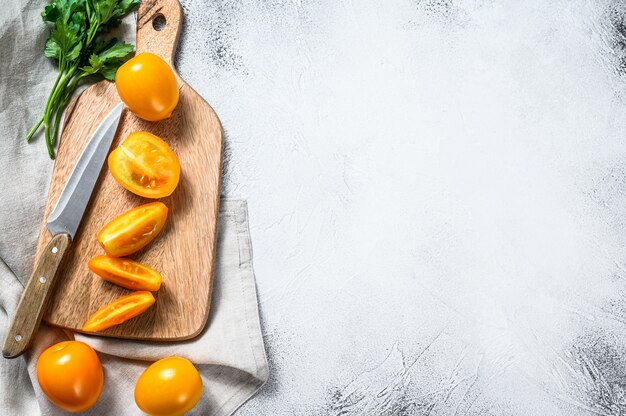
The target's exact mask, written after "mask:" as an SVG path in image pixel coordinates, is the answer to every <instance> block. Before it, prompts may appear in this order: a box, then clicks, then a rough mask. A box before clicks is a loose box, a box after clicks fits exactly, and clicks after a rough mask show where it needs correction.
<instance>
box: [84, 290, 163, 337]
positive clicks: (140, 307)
mask: <svg viewBox="0 0 626 416" xmlns="http://www.w3.org/2000/svg"><path fill="white" fill-rule="evenodd" d="M154 301H155V299H154V296H152V293H151V292H148V291H140V292H134V293H131V294H130V295H127V296H123V297H121V298H119V299H116V300H114V301H113V302H111V303H109V304H108V305H105V306H103V307H102V308H100V309H98V310H97V311H96V312H95V313H94V314H93V315H91V316H90V317H89V319H87V322H85V325H83V331H87V332H96V331H103V330H105V329H107V328H110V327H112V326H115V325H119V324H121V323H122V322H126V321H128V320H129V319H132V318H134V317H135V316H137V315H140V314H142V313H144V312H145V311H146V310H147V309H148V308H149V307H150V306H152V304H154Z"/></svg>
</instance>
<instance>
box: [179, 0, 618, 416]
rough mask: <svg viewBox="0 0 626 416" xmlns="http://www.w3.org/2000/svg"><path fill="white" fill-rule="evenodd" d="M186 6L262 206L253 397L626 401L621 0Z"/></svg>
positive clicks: (257, 205)
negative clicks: (258, 354)
mask: <svg viewBox="0 0 626 416" xmlns="http://www.w3.org/2000/svg"><path fill="white" fill-rule="evenodd" d="M183 7H184V10H185V16H186V21H185V32H184V35H183V38H182V43H181V50H180V53H179V55H178V68H179V71H180V72H181V74H182V76H183V77H184V78H185V79H186V80H187V81H188V82H189V83H190V84H191V85H192V86H194V87H195V88H196V89H197V90H198V91H199V92H200V93H201V94H202V95H204V96H205V97H206V98H207V100H208V101H209V102H210V103H211V104H212V105H213V106H214V107H215V109H216V111H217V113H218V114H219V115H220V117H221V119H222V122H223V124H224V128H225V131H226V139H227V152H226V156H227V157H226V166H225V177H224V194H225V195H226V196H230V197H244V198H247V199H248V203H249V208H250V221H251V232H252V238H253V243H254V251H255V252H254V262H255V271H256V276H257V285H258V291H259V298H260V302H261V304H260V308H261V314H262V319H263V326H264V330H265V334H266V337H265V340H266V345H267V349H268V354H269V357H270V363H271V378H270V381H269V382H268V384H267V385H266V386H265V387H264V388H263V389H262V391H261V392H260V394H259V395H258V396H256V397H255V398H253V399H252V400H251V401H250V402H248V403H247V404H246V405H245V406H244V407H243V408H242V409H241V411H240V414H242V415H260V414H267V415H269V414H275V415H287V414H299V415H309V414H345V415H353V414H354V415H356V414H362V415H374V414H381V415H396V414H431V415H487V414H494V415H502V414H507V415H520V416H521V415H561V414H562V415H587V414H589V415H591V414H596V415H623V414H626V361H625V359H624V356H625V353H626V347H625V342H626V325H625V323H626V308H625V307H624V304H625V303H624V302H626V165H625V163H626V143H625V142H624V133H625V132H626V101H625V97H624V91H625V87H626V83H625V79H624V70H623V68H624V66H625V62H626V61H625V60H624V50H623V48H624V42H625V39H624V36H623V35H624V26H623V19H624V17H623V16H624V14H625V13H626V6H624V4H623V3H622V2H612V1H608V0H597V1H582V0H578V1H545V0H529V1H523V2H520V1H517V2H513V1H508V2H507V1H493V0H492V1H489V0H484V1H479V0H420V1H408V0H390V1H385V2H377V1H372V0H362V1H358V2H357V1H334V0H317V1H304V0H302V1H265V2H258V1H252V0H244V1H238V2H231V1H221V0H217V1H212V2H209V3H207V2H204V1H199V0H196V1H193V0H187V1H183Z"/></svg>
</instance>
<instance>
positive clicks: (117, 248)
mask: <svg viewBox="0 0 626 416" xmlns="http://www.w3.org/2000/svg"><path fill="white" fill-rule="evenodd" d="M166 219H167V207H166V206H165V204H164V203H162V202H151V203H149V204H145V205H140V206H138V207H136V208H133V209H131V210H130V211H128V212H126V213H124V214H122V215H120V216H119V217H117V218H115V219H114V220H112V221H111V222H109V223H108V224H107V225H105V226H104V227H103V228H102V230H100V232H99V233H98V242H99V243H100V245H101V246H102V248H104V251H105V252H106V253H107V254H108V255H109V256H112V257H122V256H128V255H129V254H132V253H134V252H136V251H139V250H141V249H142V248H144V247H145V246H147V245H148V243H150V242H151V241H152V240H154V239H155V238H156V237H157V236H158V235H159V233H160V232H161V230H162V229H163V227H164V226H165V220H166Z"/></svg>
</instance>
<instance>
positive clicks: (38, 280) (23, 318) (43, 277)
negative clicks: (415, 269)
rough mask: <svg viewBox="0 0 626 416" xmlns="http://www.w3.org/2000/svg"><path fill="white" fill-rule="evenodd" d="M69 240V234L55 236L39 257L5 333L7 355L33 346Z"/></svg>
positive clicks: (3, 347)
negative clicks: (32, 342)
mask: <svg viewBox="0 0 626 416" xmlns="http://www.w3.org/2000/svg"><path fill="white" fill-rule="evenodd" d="M70 241H71V239H70V236H69V234H57V235H55V236H54V237H52V240H50V242H49V243H48V245H47V246H46V249H45V250H44V251H43V253H42V254H41V256H40V257H39V260H37V263H36V264H35V268H34V269H33V274H31V275H30V279H28V283H27V284H26V287H25V288H24V292H22V297H21V298H20V302H19V303H18V304H17V309H16V310H15V315H13V320H12V321H11V325H10V326H9V330H8V331H7V333H6V335H5V338H4V345H3V346H2V356H3V357H4V358H15V357H18V356H19V355H21V354H22V353H23V352H24V351H26V349H27V348H28V347H29V346H30V343H31V341H32V339H33V338H34V335H35V332H37V328H39V324H40V323H41V318H42V316H43V313H44V310H45V307H46V303H47V302H48V299H50V294H51V293H52V288H53V285H54V283H55V281H56V276H57V271H58V270H59V266H60V265H61V262H62V261H63V257H64V256H65V253H66V252H67V248H68V247H69V245H70Z"/></svg>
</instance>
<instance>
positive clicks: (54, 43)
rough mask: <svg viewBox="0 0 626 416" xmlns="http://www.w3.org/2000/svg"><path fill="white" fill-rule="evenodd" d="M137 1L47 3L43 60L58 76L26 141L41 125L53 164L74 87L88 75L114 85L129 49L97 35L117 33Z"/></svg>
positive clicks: (101, 0)
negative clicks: (47, 26) (114, 30)
mask: <svg viewBox="0 0 626 416" xmlns="http://www.w3.org/2000/svg"><path fill="white" fill-rule="evenodd" d="M138 4H139V0H53V1H52V2H51V3H50V4H49V5H48V6H46V7H45V9H44V11H43V12H42V13H41V17H42V18H43V20H44V22H47V23H50V24H51V29H50V37H49V38H48V40H47V42H46V48H45V51H44V53H45V55H46V56H47V57H48V58H50V59H52V60H53V61H55V62H56V64H57V65H58V67H59V73H58V76H57V78H56V81H55V82H54V85H53V87H52V91H51V92H50V95H49V97H48V101H47V102H46V107H45V110H44V113H43V116H42V117H41V118H40V119H39V121H37V123H36V124H35V125H34V126H33V128H32V129H31V130H30V132H29V133H28V135H27V136H26V141H30V139H31V138H32V137H33V136H34V134H35V133H36V132H37V130H39V127H40V126H41V125H42V124H43V126H44V131H45V140H46V147H47V148H48V154H49V155H50V158H52V159H54V157H55V154H54V144H55V142H56V136H57V132H58V128H59V124H60V121H61V116H62V114H63V109H64V108H65V107H66V105H67V103H68V101H69V100H70V98H71V97H72V94H73V93H74V91H76V88H77V87H78V85H79V83H80V81H81V80H82V79H83V78H85V77H87V76H90V75H96V76H100V77H103V78H105V79H107V80H109V81H114V80H115V73H116V72H117V69H118V68H119V67H120V65H122V64H123V63H124V62H125V61H127V60H128V59H129V58H130V57H131V55H132V53H133V50H134V47H133V45H131V44H128V43H124V42H121V41H119V40H117V39H109V40H103V39H101V37H102V35H104V34H105V33H106V32H108V31H109V30H110V29H111V28H114V27H117V26H119V25H120V23H121V22H122V18H123V17H124V16H125V15H126V14H127V13H129V12H130V11H131V10H133V9H134V8H135V7H137V5H138Z"/></svg>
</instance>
